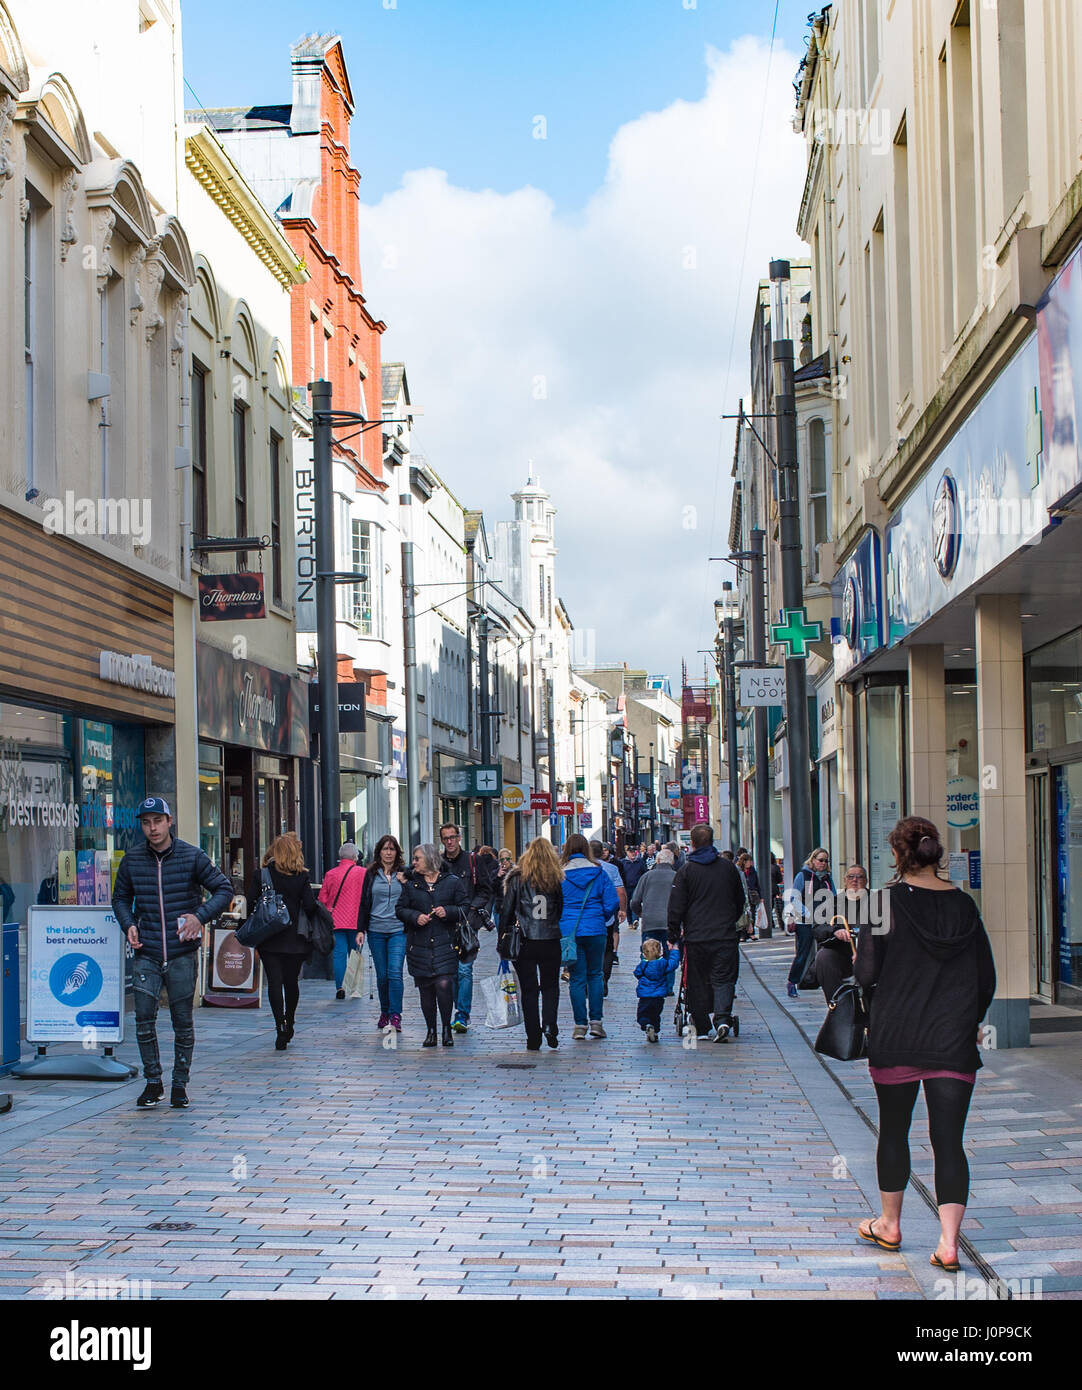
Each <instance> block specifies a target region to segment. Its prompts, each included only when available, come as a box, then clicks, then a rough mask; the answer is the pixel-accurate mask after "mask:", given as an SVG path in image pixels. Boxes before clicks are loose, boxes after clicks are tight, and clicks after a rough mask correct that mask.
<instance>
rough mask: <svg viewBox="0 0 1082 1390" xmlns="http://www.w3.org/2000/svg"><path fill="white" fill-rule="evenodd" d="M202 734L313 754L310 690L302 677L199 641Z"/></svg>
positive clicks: (250, 745)
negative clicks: (243, 659)
mask: <svg viewBox="0 0 1082 1390" xmlns="http://www.w3.org/2000/svg"><path fill="white" fill-rule="evenodd" d="M195 651H196V657H195V669H196V704H197V708H198V712H199V737H200V738H205V739H211V740H213V741H214V742H216V743H232V744H239V745H240V746H242V747H245V748H258V749H260V750H262V751H263V752H267V753H275V754H277V755H278V756H279V757H284V758H289V757H294V758H306V757H308V754H309V749H310V740H309V733H308V730H309V722H310V720H309V709H308V692H307V690H306V689H305V686H304V683H303V681H299V680H298V679H297V678H296V677H295V676H287V675H285V674H283V673H282V672H281V671H274V670H271V668H270V667H268V666H260V665H258V664H257V663H256V662H254V661H236V660H234V658H233V657H232V655H231V654H230V653H229V652H224V651H220V650H219V649H218V648H217V647H212V646H210V645H209V644H208V643H206V642H197V643H196V649H195Z"/></svg>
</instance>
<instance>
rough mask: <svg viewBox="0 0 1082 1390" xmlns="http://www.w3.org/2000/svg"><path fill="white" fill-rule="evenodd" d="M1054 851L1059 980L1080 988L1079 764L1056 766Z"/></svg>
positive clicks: (1081, 850) (1081, 783) (1081, 770)
mask: <svg viewBox="0 0 1082 1390" xmlns="http://www.w3.org/2000/svg"><path fill="white" fill-rule="evenodd" d="M1056 850H1057V855H1056V877H1057V879H1058V884H1057V888H1058V891H1057V895H1056V896H1057V899H1058V903H1059V922H1058V933H1057V935H1058V938H1059V940H1058V957H1059V960H1058V965H1059V983H1060V984H1061V985H1067V986H1073V987H1074V988H1075V989H1079V990H1082V763H1068V764H1067V765H1066V766H1065V767H1058V768H1056ZM1075 997H1076V998H1078V997H1079V996H1075Z"/></svg>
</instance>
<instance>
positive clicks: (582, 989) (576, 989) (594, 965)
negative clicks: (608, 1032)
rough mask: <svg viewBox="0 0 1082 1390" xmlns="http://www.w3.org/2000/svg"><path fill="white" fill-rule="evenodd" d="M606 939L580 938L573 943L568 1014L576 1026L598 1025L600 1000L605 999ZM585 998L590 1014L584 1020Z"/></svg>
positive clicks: (601, 937) (602, 937) (603, 937)
mask: <svg viewBox="0 0 1082 1390" xmlns="http://www.w3.org/2000/svg"><path fill="white" fill-rule="evenodd" d="M606 940H607V937H606V936H605V933H604V932H602V933H601V935H600V936H580V937H578V939H577V941H576V943H575V944H576V945H577V946H578V952H579V953H578V957H577V958H576V960H575V964H574V965H573V966H572V967H571V985H570V988H569V993H570V995H571V1012H572V1013H573V1014H574V1016H575V1022H576V1023H589V1021H590V1019H593V1020H594V1022H595V1023H599V1022H600V1021H601V1015H602V1008H603V1005H602V1000H603V999H604V997H605V942H606ZM587 995H589V1001H590V1013H589V1017H587V1013H586V1001H587Z"/></svg>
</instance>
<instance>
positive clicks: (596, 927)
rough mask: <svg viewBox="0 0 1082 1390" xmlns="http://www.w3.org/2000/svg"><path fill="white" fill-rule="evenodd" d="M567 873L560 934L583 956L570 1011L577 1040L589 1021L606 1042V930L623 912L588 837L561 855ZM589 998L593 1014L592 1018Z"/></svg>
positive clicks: (576, 839) (574, 970)
mask: <svg viewBox="0 0 1082 1390" xmlns="http://www.w3.org/2000/svg"><path fill="white" fill-rule="evenodd" d="M560 863H561V864H562V865H563V869H564V882H563V896H564V906H563V913H562V915H561V917H560V935H561V936H565V937H566V936H573V937H574V938H575V940H576V943H577V945H578V955H577V956H576V959H575V963H574V965H573V966H572V967H571V986H570V994H571V1011H572V1013H573V1014H574V1015H575V1027H574V1029H573V1030H572V1033H571V1036H572V1037H573V1038H577V1039H581V1038H584V1037H585V1036H586V1027H587V1022H589V1027H590V1036H591V1037H592V1038H603V1037H605V1029H604V1028H603V1026H602V1023H601V1015H602V1010H603V1003H602V1001H603V999H604V995H605V942H606V940H607V939H608V929H607V927H606V925H605V923H606V922H608V920H609V919H610V918H611V917H614V916H615V915H616V913H617V911H618V910H619V907H620V899H619V897H618V896H617V893H616V889H615V888H614V887H613V885H612V881H611V879H610V878H609V876H608V875H607V874H606V873H605V871H604V870H603V869H602V868H600V867H599V866H598V865H597V864H596V863H595V862H594V859H593V855H592V852H591V849H590V845H589V842H588V841H587V839H586V837H585V836H584V835H570V836H568V839H567V842H566V844H565V845H564V847H563V850H562V852H561V854H560ZM587 999H588V1000H589V1013H587Z"/></svg>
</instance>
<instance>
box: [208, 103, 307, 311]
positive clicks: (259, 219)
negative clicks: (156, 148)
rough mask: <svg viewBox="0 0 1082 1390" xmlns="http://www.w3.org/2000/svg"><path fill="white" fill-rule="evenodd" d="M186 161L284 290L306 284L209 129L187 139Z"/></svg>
mask: <svg viewBox="0 0 1082 1390" xmlns="http://www.w3.org/2000/svg"><path fill="white" fill-rule="evenodd" d="M184 162H185V164H186V165H187V166H188V169H189V171H190V172H191V174H192V177H193V178H194V179H196V181H197V182H198V183H200V184H201V185H202V187H203V188H204V189H205V190H206V192H207V193H208V194H209V196H210V197H211V198H212V199H213V201H214V202H215V203H217V205H218V206H219V207H220V208H221V210H222V212H223V213H224V214H225V215H226V217H227V218H228V219H229V221H230V222H232V224H233V226H234V227H236V229H237V230H238V231H239V232H240V234H241V236H243V237H244V239H245V241H247V243H248V245H249V246H251V248H252V249H253V251H255V253H256V255H257V256H258V257H259V259H260V260H261V261H262V262H263V264H264V265H265V266H266V267H267V269H268V270H269V271H270V272H271V274H272V275H273V276H274V278H275V279H276V280H277V281H278V283H279V284H280V285H281V286H282V288H283V289H286V290H290V289H292V288H293V286H294V285H303V284H304V282H305V281H306V280H307V279H308V271H307V270H306V269H305V268H304V266H302V265H301V263H300V262H299V261H298V259H297V256H296V253H295V252H294V250H293V248H292V247H291V246H290V244H289V242H288V241H286V239H285V237H284V236H283V235H282V233H281V231H280V230H279V227H278V223H277V222H276V221H275V220H274V218H273V217H272V216H271V215H270V213H269V212H268V211H267V210H266V208H265V207H264V206H263V204H262V203H261V202H260V201H259V199H258V198H257V197H256V195H255V194H254V193H253V192H252V190H251V188H249V186H248V184H247V183H246V182H245V180H244V177H243V175H242V174H241V172H240V170H239V169H238V168H237V166H236V165H235V164H234V163H233V161H232V160H231V159H230V158H229V155H228V154H227V153H226V151H225V149H224V148H223V146H222V145H221V144H220V142H219V141H218V140H217V139H216V138H215V136H214V134H213V132H212V131H211V130H210V129H209V127H207V126H198V127H197V128H196V129H195V131H194V132H193V133H192V134H191V135H189V136H188V137H187V138H186V139H185V141H184Z"/></svg>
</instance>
